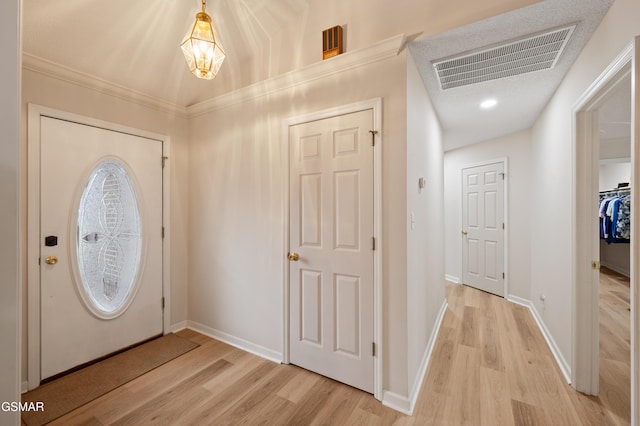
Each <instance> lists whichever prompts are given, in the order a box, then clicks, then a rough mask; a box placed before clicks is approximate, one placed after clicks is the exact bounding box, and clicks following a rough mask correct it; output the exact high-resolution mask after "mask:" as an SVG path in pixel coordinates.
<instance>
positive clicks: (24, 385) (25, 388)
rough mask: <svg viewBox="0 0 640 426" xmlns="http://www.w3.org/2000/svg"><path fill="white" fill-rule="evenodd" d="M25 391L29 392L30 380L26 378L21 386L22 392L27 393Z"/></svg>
mask: <svg viewBox="0 0 640 426" xmlns="http://www.w3.org/2000/svg"><path fill="white" fill-rule="evenodd" d="M25 392H29V382H28V381H26V380H25V381H24V382H22V385H21V387H20V393H25Z"/></svg>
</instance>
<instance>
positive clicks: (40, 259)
mask: <svg viewBox="0 0 640 426" xmlns="http://www.w3.org/2000/svg"><path fill="white" fill-rule="evenodd" d="M41 261H42V258H41V257H39V258H38V266H40V265H42V263H40V262H41Z"/></svg>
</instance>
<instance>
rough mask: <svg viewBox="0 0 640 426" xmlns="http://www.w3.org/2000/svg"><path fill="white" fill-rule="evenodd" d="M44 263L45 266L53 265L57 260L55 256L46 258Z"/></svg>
mask: <svg viewBox="0 0 640 426" xmlns="http://www.w3.org/2000/svg"><path fill="white" fill-rule="evenodd" d="M44 261H45V262H46V263H47V265H55V264H56V263H58V258H57V257H56V256H48V257H47V258H46V259H45V260H44Z"/></svg>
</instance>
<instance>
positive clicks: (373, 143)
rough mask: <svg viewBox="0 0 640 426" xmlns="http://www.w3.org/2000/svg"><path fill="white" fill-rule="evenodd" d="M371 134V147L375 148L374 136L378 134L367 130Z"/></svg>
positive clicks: (375, 131)
mask: <svg viewBox="0 0 640 426" xmlns="http://www.w3.org/2000/svg"><path fill="white" fill-rule="evenodd" d="M369 133H371V146H376V135H377V134H378V131H377V130H369Z"/></svg>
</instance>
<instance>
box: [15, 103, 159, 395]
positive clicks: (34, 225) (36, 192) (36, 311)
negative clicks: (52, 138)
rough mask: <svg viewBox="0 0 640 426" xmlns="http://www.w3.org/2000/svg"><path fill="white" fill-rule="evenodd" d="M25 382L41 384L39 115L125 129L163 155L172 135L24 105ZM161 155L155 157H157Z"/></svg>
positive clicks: (111, 128) (109, 128)
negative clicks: (155, 145) (153, 144)
mask: <svg viewBox="0 0 640 426" xmlns="http://www.w3.org/2000/svg"><path fill="white" fill-rule="evenodd" d="M27 110H28V111H27V149H28V151H27V165H28V172H27V173H28V174H27V202H28V208H27V260H26V265H27V324H28V325H27V355H28V358H27V382H28V389H29V390H32V389H35V388H37V387H38V386H40V332H41V328H40V265H39V259H40V136H41V133H40V117H41V116H46V117H51V118H56V119H60V120H66V121H70V122H74V123H78V124H83V125H88V126H93V127H98V128H101V129H105V130H111V131H116V132H120V133H127V134H130V135H134V136H140V137H144V138H148V139H155V140H158V141H161V142H162V155H163V156H164V157H170V149H171V138H170V137H169V136H166V135H160V134H157V133H152V132H148V131H144V130H140V129H135V128H132V127H127V126H123V125H119V124H115V123H110V122H107V121H102V120H98V119H95V118H91V117H86V116H82V115H79V114H74V113H70V112H66V111H61V110H57V109H54V108H49V107H45V106H41V105H36V104H31V103H30V104H28V105H27ZM160 160H161V159H158V161H160ZM170 178H171V162H170V161H167V162H166V163H165V168H164V170H163V173H162V223H163V226H164V239H163V240H162V294H163V297H164V310H163V312H162V326H163V330H164V331H163V333H167V332H169V330H170V325H171V324H170V321H171V258H170V256H171V250H170V247H171V226H170V224H171V218H170V211H171V209H170V205H171V191H170V186H169V184H170V182H171V180H170Z"/></svg>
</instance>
